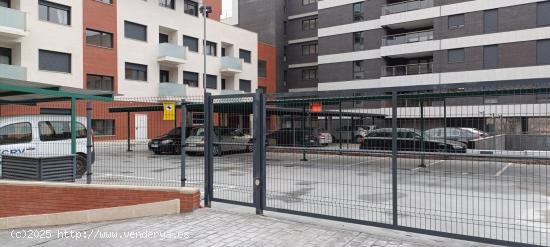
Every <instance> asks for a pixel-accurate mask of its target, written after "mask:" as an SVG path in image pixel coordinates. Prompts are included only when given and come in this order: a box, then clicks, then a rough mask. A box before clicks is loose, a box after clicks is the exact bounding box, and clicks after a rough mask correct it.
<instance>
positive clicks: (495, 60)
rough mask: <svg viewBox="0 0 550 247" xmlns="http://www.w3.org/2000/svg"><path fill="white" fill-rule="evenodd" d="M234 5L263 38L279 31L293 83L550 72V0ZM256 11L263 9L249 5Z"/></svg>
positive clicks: (369, 83) (341, 84) (312, 86)
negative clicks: (253, 13) (250, 13)
mask: <svg viewBox="0 0 550 247" xmlns="http://www.w3.org/2000/svg"><path fill="white" fill-rule="evenodd" d="M275 2H277V3H275ZM234 5H236V6H237V8H238V9H239V10H238V11H235V10H234V11H233V12H234V15H235V13H236V15H237V17H236V18H235V17H234V18H233V19H238V25H239V26H240V27H243V28H246V29H249V30H253V31H255V32H258V34H259V37H260V40H262V38H265V37H268V38H269V37H272V36H275V39H278V40H277V41H276V42H275V44H277V50H278V52H279V53H280V56H279V57H278V58H279V60H280V63H281V66H279V69H280V75H281V76H280V81H282V82H283V85H281V88H282V89H283V90H284V91H287V90H288V91H307V90H342V89H357V88H384V87H401V86H415V85H416V86H423V85H437V84H452V83H468V82H488V81H505V80H506V81H509V80H530V79H540V78H548V77H550V74H549V70H548V68H549V67H548V66H549V61H548V57H550V48H549V47H550V41H549V39H550V26H549V25H550V2H549V1H547V0H506V1H494V0H406V1H403V0H369V1H358V0H319V1H318V2H317V1H316V0H279V1H268V0H239V1H238V0H235V4H234ZM234 8H235V7H234ZM251 11H252V12H259V13H261V14H259V15H243V14H241V15H239V13H242V12H246V13H249V12H251ZM265 12H267V13H265ZM268 17H269V18H268ZM280 34H282V35H280ZM279 35H280V36H279Z"/></svg>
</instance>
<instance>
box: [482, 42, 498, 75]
mask: <svg viewBox="0 0 550 247" xmlns="http://www.w3.org/2000/svg"><path fill="white" fill-rule="evenodd" d="M497 67H498V45H488V46H484V47H483V68H484V69H496V68H497Z"/></svg>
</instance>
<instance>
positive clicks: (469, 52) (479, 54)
mask: <svg viewBox="0 0 550 247" xmlns="http://www.w3.org/2000/svg"><path fill="white" fill-rule="evenodd" d="M448 53H449V51H448V50H443V51H437V52H434V59H433V60H434V62H433V70H434V72H435V73H445V72H458V71H469V70H480V69H483V47H481V46H478V47H468V48H465V49H464V62H463V63H449V62H448Z"/></svg>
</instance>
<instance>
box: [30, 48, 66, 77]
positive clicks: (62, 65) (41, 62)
mask: <svg viewBox="0 0 550 247" xmlns="http://www.w3.org/2000/svg"><path fill="white" fill-rule="evenodd" d="M38 69H39V70H47V71H56V72H64V73H71V54H68V53H62V52H55V51H47V50H38Z"/></svg>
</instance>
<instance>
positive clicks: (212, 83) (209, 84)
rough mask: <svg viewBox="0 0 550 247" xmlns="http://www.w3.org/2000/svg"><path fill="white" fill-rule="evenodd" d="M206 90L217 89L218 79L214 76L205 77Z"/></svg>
mask: <svg viewBox="0 0 550 247" xmlns="http://www.w3.org/2000/svg"><path fill="white" fill-rule="evenodd" d="M206 88H210V89H216V88H218V77H217V76H215V75H206Z"/></svg>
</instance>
